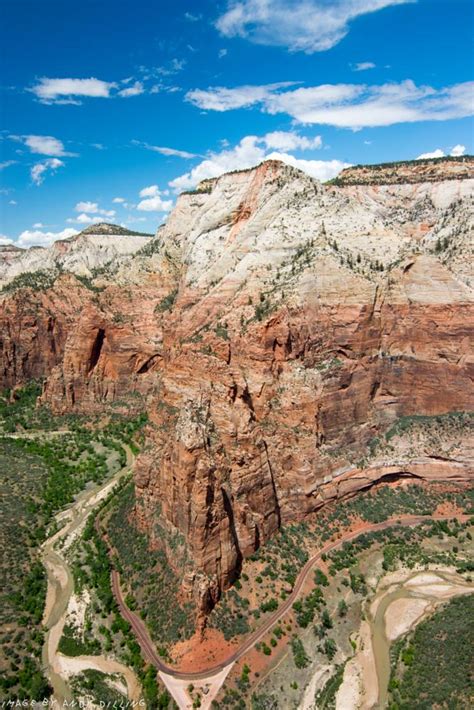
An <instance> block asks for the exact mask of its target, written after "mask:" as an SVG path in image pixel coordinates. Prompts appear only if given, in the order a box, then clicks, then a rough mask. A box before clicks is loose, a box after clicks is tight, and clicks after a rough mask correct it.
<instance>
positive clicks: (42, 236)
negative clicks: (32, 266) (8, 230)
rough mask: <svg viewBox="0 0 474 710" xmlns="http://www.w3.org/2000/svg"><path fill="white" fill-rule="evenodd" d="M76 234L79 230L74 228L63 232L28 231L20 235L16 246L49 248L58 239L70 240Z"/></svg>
mask: <svg viewBox="0 0 474 710" xmlns="http://www.w3.org/2000/svg"><path fill="white" fill-rule="evenodd" d="M75 234H78V231H77V229H73V228H72V227H67V228H66V229H63V230H62V231H61V232H43V231H41V230H39V229H37V230H29V229H27V230H25V231H24V232H22V233H21V234H20V236H19V237H18V239H17V240H16V244H17V246H19V247H32V246H41V247H49V246H50V245H51V244H52V243H53V242H55V241H57V240H58V239H68V238H69V237H73V236H74V235H75Z"/></svg>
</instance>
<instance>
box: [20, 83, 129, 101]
mask: <svg viewBox="0 0 474 710" xmlns="http://www.w3.org/2000/svg"><path fill="white" fill-rule="evenodd" d="M115 88H117V84H116V83H115V82H110V81H102V80H101V79H96V78H94V77H91V78H90V79H71V78H68V79H51V78H49V77H42V78H41V79H40V80H39V83H38V84H36V85H35V86H33V87H32V89H31V91H32V92H33V94H35V96H37V97H38V99H39V100H40V101H42V102H43V103H64V102H66V103H80V102H78V101H77V100H75V97H81V98H83V97H93V98H105V99H107V98H109V97H110V92H111V91H112V89H115Z"/></svg>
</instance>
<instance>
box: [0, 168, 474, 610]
mask: <svg viewBox="0 0 474 710" xmlns="http://www.w3.org/2000/svg"><path fill="white" fill-rule="evenodd" d="M468 167H469V166H468ZM469 169H470V168H469ZM424 174H425V173H424V172H423V170H422V171H421V173H420V176H419V177H418V179H417V180H416V179H415V178H416V168H413V170H412V172H411V177H410V180H406V181H405V182H404V183H403V184H401V185H390V186H384V185H377V186H376V187H375V188H374V186H372V185H358V186H353V185H349V186H348V187H337V186H336V187H334V186H321V185H319V184H318V183H316V182H315V181H313V180H312V179H310V178H309V177H307V176H305V175H303V174H302V173H300V172H298V171H296V170H294V169H292V168H289V167H287V166H284V165H283V164H281V163H278V162H273V161H271V162H267V163H264V164H263V165H261V166H259V167H258V168H256V169H254V170H251V171H242V172H240V173H235V174H231V175H225V176H223V177H222V178H219V179H218V180H216V181H212V182H211V183H208V184H206V189H205V190H201V191H197V192H196V193H192V194H186V195H183V196H181V197H180V199H179V201H178V204H177V207H176V209H175V210H174V212H173V213H172V215H171V216H170V219H169V221H168V223H167V225H166V226H165V227H164V228H163V229H162V230H160V233H159V236H158V237H156V249H154V253H153V254H151V255H149V256H146V255H139V256H138V257H134V258H131V259H130V260H129V261H128V262H121V263H120V264H118V265H117V267H116V268H115V270H114V271H113V272H112V273H111V274H110V276H109V277H104V278H103V282H102V287H103V289H104V290H102V291H101V292H99V293H96V292H90V291H86V290H85V289H82V287H81V288H79V286H77V285H76V286H74V288H72V287H71V289H70V290H69V291H68V294H67V297H66V295H64V294H63V293H62V291H61V290H60V289H61V283H62V282H61V281H60V282H58V283H57V284H55V286H54V287H53V288H52V289H51V290H49V291H47V292H46V293H44V294H41V295H36V296H35V299H36V300H35V303H36V301H37V306H35V308H36V314H37V315H36V316H35V319H34V321H33V322H30V321H29V320H28V319H26V320H25V318H26V316H25V315H24V313H23V311H22V310H21V309H22V308H23V306H24V299H25V292H23V291H22V292H19V293H15V294H14V295H13V296H11V297H4V299H3V303H1V304H0V309H1V314H2V315H1V318H2V319H3V321H2V322H3V324H4V326H3V329H2V333H3V332H8V333H9V335H8V337H7V338H5V337H3V340H2V358H3V360H2V372H3V376H4V381H5V382H6V383H11V382H13V381H16V380H18V379H19V378H20V379H21V378H25V377H31V376H38V375H41V374H47V375H48V379H47V382H46V385H45V393H44V398H45V399H46V400H47V401H49V402H50V403H51V404H52V406H53V407H55V408H56V409H58V410H59V409H61V410H64V409H66V410H67V409H71V408H79V409H82V410H85V411H94V412H97V411H100V410H101V409H103V408H104V406H106V405H107V403H111V402H114V403H115V404H116V405H117V404H118V405H119V406H120V405H121V406H123V407H124V408H126V407H140V406H141V407H145V408H146V409H147V411H148V414H149V418H150V425H149V427H148V429H147V432H146V433H147V439H146V445H145V448H144V451H143V453H142V455H141V456H140V457H139V460H138V462H137V465H136V471H135V483H136V491H137V496H138V503H137V508H136V516H137V520H138V521H139V524H140V526H141V527H142V528H143V529H144V530H146V531H147V532H148V534H149V536H150V539H151V540H152V541H153V542H154V543H155V544H158V545H161V546H163V547H164V548H165V549H168V552H169V553H170V554H169V559H170V563H171V564H172V565H173V566H175V567H176V569H177V571H179V573H180V574H181V575H182V577H183V579H184V588H185V589H186V590H187V591H189V592H191V591H192V590H194V593H195V594H196V595H197V596H198V597H199V600H200V603H201V605H202V606H203V607H205V606H206V605H208V604H209V603H210V602H211V601H212V598H213V597H215V596H216V595H217V594H218V591H219V588H222V587H226V586H228V585H229V584H230V583H231V582H232V580H233V578H234V577H235V575H236V573H237V572H238V569H239V565H240V561H241V559H242V558H243V557H244V556H246V555H249V554H251V553H252V552H253V551H254V550H255V549H256V547H258V546H259V545H260V544H262V543H263V542H265V540H267V539H268V538H269V537H270V536H271V535H272V534H273V533H274V532H275V530H276V529H277V528H278V527H279V526H280V525H281V524H284V523H288V522H291V521H293V520H299V519H301V518H303V517H304V516H305V515H307V514H308V513H310V512H311V511H314V510H316V509H317V508H318V507H320V506H321V505H323V504H324V502H325V501H327V500H329V499H331V498H333V497H335V496H340V495H344V494H346V493H348V492H352V491H353V490H356V489H357V488H360V487H364V486H367V485H370V484H371V483H372V482H373V481H375V480H377V479H380V478H381V477H383V476H385V475H393V474H395V473H397V472H398V473H406V474H409V475H414V476H421V477H424V478H441V479H446V478H455V479H458V480H462V479H466V478H467V477H468V476H470V475H472V472H473V471H472V459H471V458H470V457H469V450H468V447H466V448H465V450H461V451H460V452H458V453H457V454H456V457H455V458H452V459H450V458H449V457H448V458H447V459H446V460H444V459H443V461H442V462H440V461H439V460H437V459H436V458H435V457H434V456H431V455H430V456H421V457H413V456H412V457H411V458H410V457H409V458H407V459H405V460H400V459H398V460H397V461H390V460H388V461H374V462H371V463H370V464H366V465H365V466H364V465H362V466H361V465H360V461H361V460H362V459H364V456H365V454H366V452H367V445H368V443H369V442H370V441H371V440H373V439H374V438H376V437H379V436H381V435H383V432H384V431H385V430H386V429H387V428H388V427H389V426H390V425H391V424H392V423H393V421H394V420H395V419H396V418H397V417H400V416H403V415H410V414H421V413H423V414H428V415H431V414H442V413H445V412H449V411H453V410H456V411H460V410H469V409H472V405H473V395H472V379H473V374H474V367H473V357H472V323H473V322H474V318H473V316H474V305H473V299H472V291H471V289H470V287H469V283H470V279H471V278H472V274H470V272H469V268H470V267H469V257H470V255H472V243H471V241H470V235H471V234H472V233H471V232H470V231H469V230H470V229H472V221H471V222H469V219H470V216H471V214H472V190H473V187H472V180H464V179H463V180H453V179H449V180H446V181H443V179H442V178H443V174H442V171H441V172H440V168H439V165H438V167H437V178H438V179H437V182H433V183H427V182H423V181H422V180H423V176H424ZM447 177H448V178H452V175H451V173H449V175H447ZM420 180H421V182H420ZM352 182H353V181H352ZM408 183H409V184H408ZM466 224H468V225H470V226H469V227H468V231H466V230H465V225H466ZM459 225H463V226H462V227H460V226H459ZM440 235H441V236H440ZM446 235H448V236H446ZM441 237H442V240H441ZM466 263H467V264H468V266H466ZM65 278H67V277H65ZM74 289H76V290H77V289H79V290H77V296H76V295H75V293H76V291H75V290H74ZM28 298H29V297H28ZM22 299H23V300H22ZM63 300H64V304H65V305H66V306H67V308H66V310H65V312H64V313H63V312H62V311H60V304H61V308H62V303H63ZM20 304H21V305H20ZM20 312H21V313H22V316H21V319H20V322H21V327H20V328H19V329H17V330H15V327H16V326H15V323H16V322H17V321H18V314H19V313H20ZM50 312H52V313H53V316H52V317H53V319H54V324H55V325H54V328H53V330H54V333H55V335H54V338H53V340H52V342H54V346H53V344H52V342H51V343H50V341H48V339H47V336H46V335H45V333H48V332H49V331H48V328H49V325H48V323H49V321H48V316H47V314H48V313H50ZM60 312H61V315H59V313H60ZM53 366H55V367H53ZM51 368H53V369H52V371H51ZM157 523H158V525H157ZM177 532H179V533H180V534H181V535H182V536H183V537H184V543H183V544H182V545H181V547H180V548H179V550H178V551H176V549H174V550H172V549H171V545H170V542H169V541H170V540H171V539H172V538H173V539H176V533H177Z"/></svg>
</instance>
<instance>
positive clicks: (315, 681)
mask: <svg viewBox="0 0 474 710" xmlns="http://www.w3.org/2000/svg"><path fill="white" fill-rule="evenodd" d="M333 669H334V666H323V667H322V668H318V670H317V671H316V672H315V673H314V674H313V676H312V678H311V680H310V681H309V683H308V685H307V686H306V688H305V691H304V695H303V698H302V700H301V703H300V704H299V706H298V710H313V708H314V707H315V705H314V696H315V695H316V691H317V690H319V688H321V687H322V686H323V685H324V683H325V682H326V681H327V680H328V679H329V677H330V675H331V672H332V670H333Z"/></svg>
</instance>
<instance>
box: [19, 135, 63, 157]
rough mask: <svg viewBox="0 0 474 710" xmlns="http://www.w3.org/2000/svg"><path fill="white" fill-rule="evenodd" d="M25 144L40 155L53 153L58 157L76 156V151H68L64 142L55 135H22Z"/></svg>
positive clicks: (52, 154)
mask: <svg viewBox="0 0 474 710" xmlns="http://www.w3.org/2000/svg"><path fill="white" fill-rule="evenodd" d="M22 139H23V141H24V143H25V145H26V146H27V147H28V148H29V149H30V151H31V152H32V153H39V154H40V155H51V156H56V157H58V158H59V157H64V156H75V155H76V154H75V153H68V152H67V151H66V150H65V149H64V144H63V142H62V141H60V140H59V139H58V138H54V137H53V136H35V135H30V136H22Z"/></svg>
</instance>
